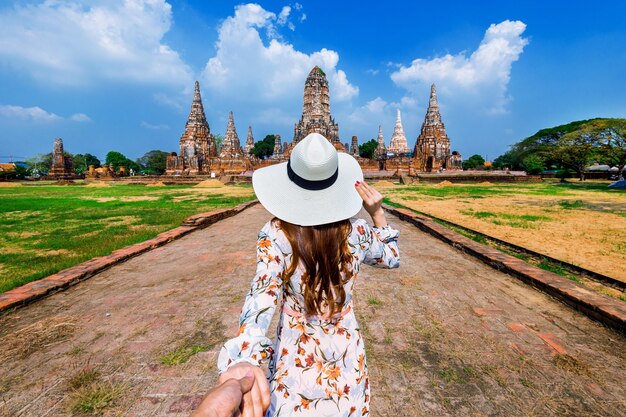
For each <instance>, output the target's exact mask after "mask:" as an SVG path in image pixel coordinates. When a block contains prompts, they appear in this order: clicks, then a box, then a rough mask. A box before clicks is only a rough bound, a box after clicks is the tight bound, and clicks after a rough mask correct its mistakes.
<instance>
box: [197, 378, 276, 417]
mask: <svg viewBox="0 0 626 417" xmlns="http://www.w3.org/2000/svg"><path fill="white" fill-rule="evenodd" d="M263 379H265V377H264V378H263ZM254 380H255V376H254V372H253V371H252V370H250V371H249V372H248V373H247V374H246V375H245V376H244V377H243V378H240V379H235V378H232V379H229V380H227V381H224V383H222V384H220V385H218V386H217V387H215V388H213V389H212V390H211V391H209V393H208V394H207V396H206V397H204V399H203V400H202V403H200V405H199V406H198V408H197V409H196V411H194V412H193V414H192V415H191V417H232V416H234V415H239V410H240V408H241V406H242V400H243V397H244V395H245V394H247V393H249V392H250V390H251V389H252V387H253V386H254Z"/></svg>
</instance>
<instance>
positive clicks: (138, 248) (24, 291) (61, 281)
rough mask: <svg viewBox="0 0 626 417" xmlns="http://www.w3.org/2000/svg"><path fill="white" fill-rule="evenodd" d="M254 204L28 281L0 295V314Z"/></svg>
mask: <svg viewBox="0 0 626 417" xmlns="http://www.w3.org/2000/svg"><path fill="white" fill-rule="evenodd" d="M257 203H258V200H254V201H249V202H246V203H243V204H240V205H238V206H236V207H234V208H230V209H219V210H213V211H210V212H208V213H200V214H195V215H193V216H191V217H188V218H187V219H185V220H184V221H183V224H182V226H179V227H177V228H175V229H172V230H168V231H167V232H163V233H160V234H159V235H157V236H156V237H155V238H153V239H150V240H146V241H144V242H141V243H136V244H134V245H130V246H126V247H125V248H122V249H118V250H116V251H114V252H112V253H111V254H110V255H107V256H101V257H99V258H93V259H90V260H88V261H86V262H83V263H81V264H78V265H76V266H73V267H71V268H67V269H64V270H62V271H60V272H57V273H56V274H53V275H50V276H48V277H46V278H42V279H40V280H37V281H33V282H29V283H28V284H24V285H22V286H21V287H17V288H14V289H12V290H10V291H7V292H5V293H2V294H0V312H2V311H6V310H9V309H12V308H16V307H21V306H24V305H26V304H29V303H32V302H33V301H36V300H38V299H40V298H43V297H46V296H48V295H51V294H54V293H55V292H59V291H63V290H65V289H66V288H69V287H71V286H72V285H75V284H78V283H79V282H81V281H84V280H86V279H88V278H91V277H92V276H94V275H96V274H97V273H99V272H102V271H104V270H105V269H107V268H110V267H112V266H113V265H117V264H119V263H121V262H124V261H127V260H128V259H130V258H132V257H134V256H137V255H139V254H142V253H144V252H147V251H149V250H152V249H155V248H158V247H160V246H163V245H165V244H167V243H169V242H171V241H173V240H176V239H180V238H181V237H183V236H185V235H186V234H188V233H191V232H193V231H194V230H198V229H203V228H205V227H207V226H209V225H211V224H213V223H216V222H218V221H220V220H223V219H226V218H228V217H232V216H234V215H236V214H239V213H241V212H242V211H244V210H245V209H247V208H249V207H251V206H253V205H255V204H257Z"/></svg>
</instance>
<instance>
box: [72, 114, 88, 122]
mask: <svg viewBox="0 0 626 417" xmlns="http://www.w3.org/2000/svg"><path fill="white" fill-rule="evenodd" d="M70 120H73V121H75V122H91V117H89V116H87V115H86V114H85V113H75V114H73V115H71V116H70Z"/></svg>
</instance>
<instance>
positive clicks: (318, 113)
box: [166, 66, 461, 176]
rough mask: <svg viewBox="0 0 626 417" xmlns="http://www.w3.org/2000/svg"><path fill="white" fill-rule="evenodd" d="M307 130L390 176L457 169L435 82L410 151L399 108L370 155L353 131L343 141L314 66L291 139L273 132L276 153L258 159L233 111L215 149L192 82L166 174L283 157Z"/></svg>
mask: <svg viewBox="0 0 626 417" xmlns="http://www.w3.org/2000/svg"><path fill="white" fill-rule="evenodd" d="M309 133H320V134H322V135H324V136H325V137H326V138H328V140H329V141H330V142H331V143H332V144H333V145H334V146H335V148H336V149H337V150H338V151H340V152H349V153H350V154H351V155H353V156H355V157H356V158H357V160H358V161H359V163H360V164H361V166H362V167H363V169H365V170H388V171H393V174H394V175H398V176H399V175H403V174H409V175H413V174H416V173H417V172H430V171H437V170H443V169H446V170H459V169H461V154H459V153H458V152H452V153H451V152H450V139H449V138H448V135H447V134H446V130H445V127H444V124H443V122H442V121H441V114H440V112H439V104H438V103H437V93H436V90H435V85H434V84H433V86H432V87H431V94H430V102H429V106H428V110H427V111H426V117H425V118H424V123H423V125H422V129H421V132H420V134H419V136H418V138H417V143H416V145H415V148H414V150H413V153H411V149H410V148H409V147H408V145H407V139H406V136H405V134H404V129H403V127H402V120H401V117H400V110H399V109H398V111H397V117H396V123H395V127H394V131H393V135H392V136H391V141H390V144H389V146H386V144H385V139H384V136H383V132H382V127H380V126H379V129H378V147H377V148H376V150H375V152H374V159H372V160H370V159H365V158H361V157H359V156H358V152H359V151H358V149H359V145H358V138H357V137H356V136H352V141H351V143H346V144H342V143H341V140H340V138H339V125H338V124H337V122H335V120H334V119H333V117H332V116H331V114H330V95H329V88H328V80H327V79H326V74H324V71H322V69H321V68H320V67H317V66H316V67H314V68H313V69H312V70H311V72H310V73H309V75H308V76H307V78H306V81H305V83H304V96H303V106H302V117H301V118H300V120H299V121H298V123H296V124H295V125H294V132H293V139H292V141H291V142H289V143H288V142H287V141H282V140H281V138H280V135H278V134H277V135H276V140H275V143H274V154H273V155H272V157H271V158H267V159H265V160H259V159H257V158H255V157H254V156H252V155H250V150H251V149H252V148H253V147H254V138H253V136H252V127H251V126H250V127H248V136H247V139H246V144H245V148H242V147H241V144H240V141H239V136H238V135H237V131H236V129H235V121H234V116H233V113H232V112H230V114H229V117H228V126H227V129H226V134H225V136H224V141H223V143H222V149H221V151H220V152H219V155H218V153H217V149H216V142H215V138H214V137H213V135H212V134H211V131H210V129H209V124H208V122H207V119H206V115H205V113H204V107H203V105H202V98H201V96H200V86H199V84H198V82H197V81H196V83H195V90H194V97H193V102H192V104H191V111H190V113H189V118H188V119H187V123H186V124H185V131H184V133H183V134H182V136H181V138H180V153H178V154H177V153H175V152H172V153H171V154H170V155H169V156H168V158H167V169H166V174H167V175H209V174H211V175H216V176H220V175H225V174H226V175H236V174H241V173H243V172H245V171H249V170H254V169H256V168H261V167H263V166H267V165H271V164H274V163H277V162H281V161H284V160H286V159H287V158H288V157H289V154H290V153H291V149H292V148H293V146H294V145H295V144H296V143H298V142H299V141H301V140H302V139H303V138H304V137H305V136H306V135H308V134H309Z"/></svg>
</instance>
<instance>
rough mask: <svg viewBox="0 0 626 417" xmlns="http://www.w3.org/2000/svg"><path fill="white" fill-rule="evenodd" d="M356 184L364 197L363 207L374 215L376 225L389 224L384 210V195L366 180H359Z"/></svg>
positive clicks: (373, 219)
mask: <svg viewBox="0 0 626 417" xmlns="http://www.w3.org/2000/svg"><path fill="white" fill-rule="evenodd" d="M354 186H355V187H356V190H357V192H358V193H359V195H360V196H361V198H362V199H363V208H364V209H365V211H367V212H368V213H369V215H370V216H372V221H373V222H374V226H376V227H383V226H387V219H386V218H385V212H384V210H383V195H382V194H381V193H379V192H378V191H376V190H375V189H374V188H372V187H370V186H369V185H367V184H366V183H365V182H360V181H357V182H356V183H355V184H354Z"/></svg>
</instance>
